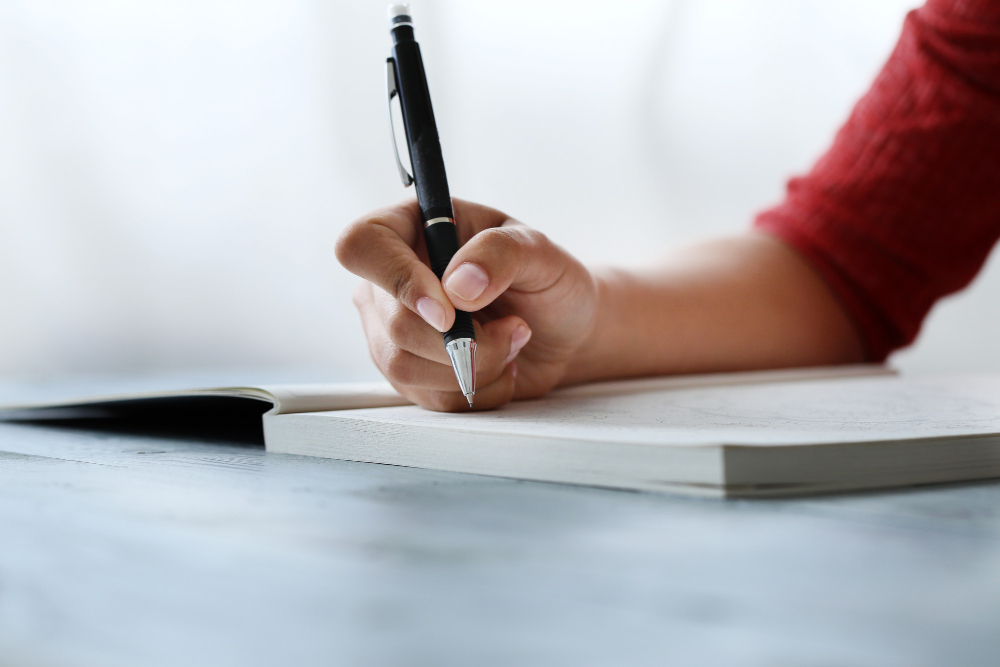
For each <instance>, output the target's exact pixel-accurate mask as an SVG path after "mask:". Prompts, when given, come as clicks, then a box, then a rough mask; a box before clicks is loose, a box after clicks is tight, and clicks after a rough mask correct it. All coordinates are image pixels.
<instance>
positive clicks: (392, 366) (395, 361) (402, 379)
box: [381, 347, 413, 385]
mask: <svg viewBox="0 0 1000 667" xmlns="http://www.w3.org/2000/svg"><path fill="white" fill-rule="evenodd" d="M381 369H382V374H383V375H385V377H386V379H388V380H389V381H390V382H394V383H398V384H403V385H407V384H412V379H413V363H412V361H411V359H410V357H409V354H407V353H406V352H404V351H403V350H400V349H399V348H396V347H393V348H392V349H391V350H389V351H387V352H386V353H385V354H384V355H383V357H382V365H381Z"/></svg>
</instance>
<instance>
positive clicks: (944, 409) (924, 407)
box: [0, 366, 1000, 497]
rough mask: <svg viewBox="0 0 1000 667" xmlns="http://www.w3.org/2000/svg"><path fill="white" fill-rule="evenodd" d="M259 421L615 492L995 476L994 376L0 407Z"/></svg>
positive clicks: (763, 490)
mask: <svg viewBox="0 0 1000 667" xmlns="http://www.w3.org/2000/svg"><path fill="white" fill-rule="evenodd" d="M261 416H262V417H263V422H262V423H263V437H264V442H265V446H266V448H267V451H268V452H274V453H282V454H298V455H306V456H318V457H328V458H335V459H343V460H349V461H362V462H368V463H379V464H389V465H401V466H412V467H418V468H430V469H435V470H446V471H454V472H463V473H473V474H479V475H492V476H500V477H511V478H516V479H524V480H536V481H542V482H558V483H568V484H583V485H590V486H599V487H608V488H615V489H629V490H646V491H663V492H670V493H683V494H692V495H701V496H716V497H757V496H786V495H803V494H812V493H828V492H838V491H851V490H859V489H875V488H887V487H899V486H909V485H917V484H931V483H940V482H955V481H966V480H976V479H987V478H993V477H1000V376H997V375H980V376H952V377H945V376H942V377H905V376H899V375H895V374H893V373H892V372H891V371H888V370H886V369H885V368H883V367H880V366H842V367H830V368H821V369H798V370H787V371H766V372H750V373H730V374H712V375H700V376H679V377H672V378H651V379H640V380H630V381H621V382H608V383H598V384H592V385H584V386H579V387H572V388H568V389H563V390H559V391H555V392H552V393H551V394H550V395H549V396H547V397H545V398H543V399H540V400H535V401H522V402H516V403H512V404H510V405H507V406H505V407H504V408H502V409H499V410H494V411H489V412H476V413H463V414H444V413H435V412H431V411H427V410H424V409H422V408H419V407H417V406H414V405H408V404H407V402H406V401H405V399H403V398H402V397H401V396H399V395H398V394H397V393H395V392H394V391H393V390H392V389H391V387H389V386H388V385H378V384H376V385H348V384H343V385H298V386H261V387H231V388H220V389H204V390H196V391H188V392H169V393H163V394H142V395H130V396H110V397H98V398H92V399H85V400H73V401H60V402H53V403H48V404H43V405H30V406H19V407H9V408H7V409H6V410H4V411H3V412H0V419H6V420H30V421H42V420H54V419H71V420H76V421H75V422H74V423H78V422H79V421H80V420H84V421H86V420H102V419H103V420H108V419H112V420H113V419H123V418H127V419H131V420H133V421H136V420H138V421H142V420H143V419H150V420H153V419H159V420H160V421H161V422H162V421H163V420H164V419H166V420H167V421H168V422H169V421H171V420H182V419H187V420H188V421H189V423H194V424H196V425H197V424H202V425H204V426H205V427H206V428H207V427H211V426H212V425H213V424H215V425H218V424H220V423H230V422H231V421H232V420H233V419H234V418H237V419H242V420H253V423H254V424H258V423H260V422H259V421H258V420H260V419H261ZM192 420H193V422H192ZM227 420H229V421H227Z"/></svg>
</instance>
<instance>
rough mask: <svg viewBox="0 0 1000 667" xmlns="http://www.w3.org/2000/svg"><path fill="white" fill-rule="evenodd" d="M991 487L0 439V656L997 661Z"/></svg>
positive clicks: (999, 619)
mask: <svg viewBox="0 0 1000 667" xmlns="http://www.w3.org/2000/svg"><path fill="white" fill-rule="evenodd" d="M998 663H1000V483H996V482H991V483H977V484H966V485H952V486H946V487H934V488H922V489H912V490H904V491H893V492H888V493H869V494H856V495H844V496H829V497H821V498H811V499H797V500H768V501H762V500H753V501H719V500H695V499H688V498H678V497H672V496H668V495H658V494H652V493H631V492H621V491H611V490H602V489H593V488H583V487H573V486H565V485H557V484H544V483H535V482H519V481H514V480H506V479H497V478H490V477H481V476H475V475H463V474H456V473H442V472H434V471H426V470H416V469H408V468H399V467H391V466H380V465H371V464H362V463H349V462H341V461H332V460H323V459H310V458H306V457H298V456H289V455H275V454H268V453H265V452H264V450H263V449H262V448H261V447H260V446H259V445H248V444H243V443H236V442H226V441H224V440H215V441H208V440H191V439H175V438H163V437H150V436H140V435H134V434H128V433H109V432H99V431H81V430H71V429H64V428H55V427H47V426H46V427H42V426H31V425H19V424H0V665H4V666H7V665H18V666H21V665H24V666H35V665H47V666H58V665H73V666H74V667H76V666H89V665H94V666H98V665H100V666H101V667H114V666H116V665H123V666H124V665H130V666H133V665H145V666H157V665H213V666H217V665H229V664H234V665H277V664H285V665H298V666H302V665H446V664H459V665H526V664H545V665H716V664H718V665H751V666H754V665H762V666H763V665H767V666H769V667H774V666H777V667H781V666H786V665H787V666H792V665H795V666H801V665H817V666H825V667H826V666H836V665H852V666H859V665H878V666H879V667H891V666H895V665H900V666H904V665H905V666H906V667H915V666H920V665H928V666H930V665H945V664H947V665H995V664H998Z"/></svg>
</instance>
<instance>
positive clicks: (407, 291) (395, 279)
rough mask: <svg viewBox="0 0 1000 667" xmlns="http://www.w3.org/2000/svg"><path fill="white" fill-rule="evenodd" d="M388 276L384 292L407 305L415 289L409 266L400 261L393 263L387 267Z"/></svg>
mask: <svg viewBox="0 0 1000 667" xmlns="http://www.w3.org/2000/svg"><path fill="white" fill-rule="evenodd" d="M389 276H390V278H389V281H388V282H389V284H388V285H386V291H387V292H389V294H391V295H392V296H393V297H394V298H395V299H398V300H399V301H402V302H403V303H405V304H409V303H410V299H411V297H412V296H413V292H414V289H415V285H414V284H413V280H412V276H411V273H410V266H409V264H408V263H407V262H404V261H401V260H400V261H395V262H393V263H392V264H391V265H390V267H389Z"/></svg>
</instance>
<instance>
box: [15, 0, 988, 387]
mask: <svg viewBox="0 0 1000 667" xmlns="http://www.w3.org/2000/svg"><path fill="white" fill-rule="evenodd" d="M385 5H386V2H385V0H328V1H326V2H321V1H319V0H280V1H279V0H263V1H256V2H253V1H248V0H240V1H239V2H237V1H235V0H234V1H222V0H197V1H195V0H169V1H168V0H147V1H145V2H141V3H137V2H127V1H126V0H91V1H90V2H87V3H80V2H74V1H72V0H2V2H0V377H5V378H14V377H25V378H26V377H40V376H59V375H62V374H72V373H95V372H101V373H147V372H152V373H156V372H164V371H168V372H176V371H183V370H185V369H201V370H204V369H226V368H241V369H292V368H294V369H307V370H308V372H309V373H311V374H312V376H314V377H317V378H318V377H325V378H328V379H330V380H336V379H338V378H355V377H366V376H368V377H370V376H373V374H374V369H373V366H372V365H371V363H370V361H369V360H368V355H367V352H366V348H365V345H364V339H363V336H362V332H361V327H360V324H359V323H358V318H357V316H356V314H355V312H354V308H353V306H352V305H351V303H350V291H351V289H352V287H353V285H354V284H355V281H356V279H355V278H354V277H353V276H351V275H350V274H348V273H346V272H345V271H344V270H342V269H341V268H340V267H339V266H338V265H337V263H336V261H335V259H334V257H333V251H332V249H333V243H334V240H335V238H336V236H337V233H338V232H339V230H340V229H341V227H342V226H343V225H344V224H346V223H347V222H349V221H350V220H352V219H353V218H355V217H357V216H359V215H361V214H362V213H364V212H365V211H367V210H369V209H372V208H375V207H378V206H381V205H384V204H387V203H391V202H394V201H397V200H399V199H401V198H403V197H404V196H407V195H408V194H409V192H406V191H404V190H403V189H402V187H401V185H400V183H399V179H398V176H397V174H396V171H395V167H394V164H393V161H392V158H391V152H390V150H391V149H390V145H389V139H388V128H387V127H386V122H387V121H386V110H385V98H384V74H383V67H384V61H385V57H386V55H387V54H388V50H389V46H390V38H389V35H388V33H387V30H386V21H385ZM913 5H914V2H913V1H912V0H841V1H840V2H836V3H834V2H828V1H827V0H699V1H697V2H695V1H688V2H676V1H675V2H669V1H667V2H661V1H656V2H654V1H650V0H633V1H623V0H621V1H618V2H614V3H610V2H587V1H582V0H575V1H574V2H557V1H554V0H531V1H530V2H529V1H527V0H515V1H510V0H508V1H507V2H502V3H495V2H493V3H487V2H480V1H470V0H461V1H459V0H433V1H432V0H426V1H419V0H417V1H415V2H413V13H414V18H415V22H416V25H417V38H418V39H419V40H420V41H421V44H422V47H423V49H424V56H425V62H426V65H427V68H428V75H429V80H430V86H431V92H432V94H433V96H434V103H435V111H436V114H437V116H438V123H439V126H440V131H441V135H442V143H443V146H444V151H445V159H446V162H447V164H448V169H449V177H450V180H451V184H452V192H453V194H454V195H456V196H459V197H464V198H468V199H474V200H478V201H481V202H484V203H488V204H491V205H493V206H495V207H498V208H500V209H502V210H505V211H506V212H508V213H510V214H512V215H515V216H516V217H518V218H520V219H522V220H524V221H525V222H527V223H528V224H530V225H533V226H536V227H538V228H540V229H542V230H544V231H545V232H546V233H548V234H549V235H550V236H551V237H553V238H554V239H555V240H556V241H557V242H559V243H561V244H562V245H564V246H566V247H568V248H569V249H570V250H571V251H573V252H575V253H577V254H578V255H580V256H581V257H583V258H584V259H585V260H587V261H589V262H595V263H628V262H634V261H637V260H641V259H643V258H645V257H648V256H649V255H651V254H653V253H655V252H657V251H658V250H659V249H662V248H663V247H665V246H668V245H670V244H674V243H678V242H684V241H689V240H691V239H694V238H699V237H705V236H711V235H717V234H722V233H727V232H733V231H736V230H741V229H744V228H746V227H747V226H748V224H749V222H750V220H751V219H752V217H753V214H754V213H755V212H756V211H758V210H760V209H762V208H763V207H765V206H767V205H769V204H771V203H774V202H776V201H777V200H778V199H779V198H780V197H781V194H782V192H783V188H784V182H785V180H786V179H787V178H788V177H789V176H790V175H792V174H794V173H797V172H801V171H803V170H805V169H807V168H808V167H809V165H810V164H811V163H812V161H813V160H814V159H815V158H816V157H817V156H818V155H819V154H820V153H821V152H822V151H823V150H824V148H825V146H826V145H827V143H828V142H829V140H830V138H831V136H832V134H833V132H834V131H835V129H836V128H837V127H838V125H839V124H840V123H841V122H842V121H843V120H844V118H845V117H846V115H847V113H848V111H849V110H850V107H851V106H852V104H853V101H854V100H855V99H856V98H857V97H858V96H859V95H860V94H861V93H863V92H864V90H865V89H866V88H867V86H868V83H869V82H870V80H871V78H872V77H873V76H874V74H875V73H876V71H877V70H878V68H879V67H880V65H881V63H882V62H883V60H884V59H885V58H886V56H887V55H888V53H889V51H890V50H891V48H892V46H893V44H894V43H895V40H896V38H897V36H898V33H899V29H900V26H901V23H902V20H903V16H904V14H905V12H906V11H907V10H908V9H910V8H911V7H912V6H913ZM609 228H611V229H614V230H616V233H615V234H614V235H608V234H607V233H606V232H607V231H608V229H609ZM623 231H624V232H627V233H626V234H622V233H621V232H623ZM996 264H997V262H996V261H994V262H993V264H992V268H991V269H989V270H987V271H986V272H985V273H984V274H983V275H982V276H981V277H980V279H979V280H978V281H977V282H976V284H975V285H974V286H973V288H972V289H971V290H970V291H968V292H966V293H965V294H963V295H962V296H959V297H957V298H953V299H950V300H948V301H947V302H945V303H944V304H942V305H941V306H939V307H938V308H937V309H936V310H935V311H934V313H933V314H932V316H931V318H930V320H929V322H928V324H927V326H926V329H925V332H924V334H923V337H922V338H921V340H920V341H919V343H918V344H917V345H916V346H915V348H913V349H912V350H908V351H905V352H903V353H900V354H898V355H897V356H896V357H894V364H895V365H896V366H897V367H900V368H903V369H904V370H908V371H911V372H929V371H949V370H980V369H991V370H1000V346H998V345H997V344H996V340H997V334H998V333H1000V315H998V312H997V308H996V307H995V305H996V304H997V302H998V297H1000V267H998V266H996Z"/></svg>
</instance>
